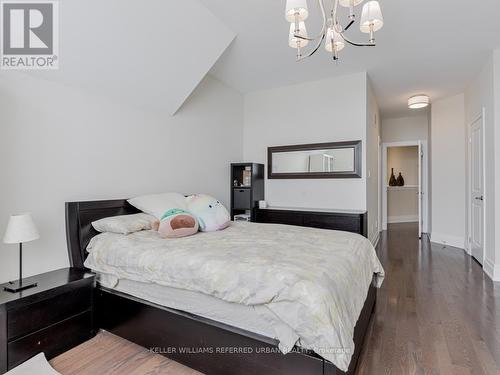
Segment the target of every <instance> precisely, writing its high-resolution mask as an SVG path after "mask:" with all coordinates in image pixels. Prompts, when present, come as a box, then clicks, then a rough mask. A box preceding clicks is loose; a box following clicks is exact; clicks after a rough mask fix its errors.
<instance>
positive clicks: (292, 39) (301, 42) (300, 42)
mask: <svg viewBox="0 0 500 375" xmlns="http://www.w3.org/2000/svg"><path fill="white" fill-rule="evenodd" d="M295 35H300V36H303V37H305V38H307V29H306V24H305V22H304V21H301V22H299V28H298V31H297V30H296V29H295V23H291V24H290V34H289V36H288V45H289V46H290V47H292V48H301V47H305V46H307V45H308V44H309V41H308V40H305V39H301V38H297V37H296V36H295Z"/></svg>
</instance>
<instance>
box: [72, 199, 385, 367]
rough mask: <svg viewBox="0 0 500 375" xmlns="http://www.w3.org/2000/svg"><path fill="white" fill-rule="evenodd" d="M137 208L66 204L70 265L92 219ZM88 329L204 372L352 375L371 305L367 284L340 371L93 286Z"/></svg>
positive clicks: (310, 356) (81, 256) (251, 336)
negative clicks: (352, 345)
mask: <svg viewBox="0 0 500 375" xmlns="http://www.w3.org/2000/svg"><path fill="white" fill-rule="evenodd" d="M137 212H139V211H138V210H137V209H136V208H134V207H133V206H131V205H130V204H129V203H128V202H127V201H126V200H107V201H91V202H70V203H66V237H67V242H68V253H69V258H70V263H71V266H72V267H76V268H85V267H84V265H83V262H84V261H85V258H86V257H87V252H86V248H87V245H88V243H89V241H90V239H91V238H92V237H94V236H95V235H97V234H98V233H97V232H96V231H95V230H94V229H93V227H92V225H91V223H92V221H95V220H98V219H101V218H104V217H110V216H117V215H126V214H133V213H137ZM94 294H95V296H96V300H95V314H96V316H95V318H94V322H95V327H94V332H97V331H98V330H99V329H104V330H106V331H109V332H111V333H114V334H116V335H118V336H120V337H123V338H125V339H127V340H130V341H132V342H135V343H137V344H138V345H141V346H143V347H145V348H147V349H149V350H151V351H152V352H156V353H159V354H162V355H165V356H166V357H169V358H171V359H173V360H175V361H178V362H180V363H183V364H185V365H186V366H189V367H191V368H194V369H196V370H198V371H201V372H203V373H205V374H207V375H212V374H213V375H235V374H238V375H240V374H241V375H259V374H266V375H346V374H348V375H352V374H354V371H355V369H356V365H357V362H358V359H359V356H360V353H361V349H362V346H363V340H364V337H365V333H366V331H367V329H368V325H369V322H370V317H371V315H372V312H373V310H374V307H375V300H376V290H375V288H374V287H373V286H371V287H370V289H369V291H368V295H367V298H366V301H365V304H364V307H363V310H362V312H361V315H360V317H359V319H358V321H357V323H356V327H355V330H354V343H355V351H354V354H353V357H352V361H351V364H350V366H349V370H348V371H347V372H343V371H340V370H339V369H338V368H337V367H336V366H334V365H333V364H332V363H331V362H329V361H326V360H324V359H323V358H321V357H320V356H318V355H317V354H315V353H314V352H312V351H304V350H301V349H299V348H296V350H295V351H293V352H291V353H289V354H287V355H283V354H282V353H281V352H280V351H279V349H278V342H277V341H276V340H274V339H270V338H268V337H265V336H261V335H258V334H256V333H253V332H248V331H245V330H243V329H240V328H236V327H232V326H229V325H226V324H223V323H220V322H217V321H213V320H210V319H207V318H204V317H201V316H197V315H193V314H190V313H187V312H184V311H179V310H175V309H170V308H166V307H163V306H159V305H156V304H154V303H151V302H148V301H145V300H142V299H139V298H136V297H133V296H130V295H127V294H124V293H120V292H117V291H113V290H109V289H106V288H104V287H99V286H98V287H97V290H96V293H94Z"/></svg>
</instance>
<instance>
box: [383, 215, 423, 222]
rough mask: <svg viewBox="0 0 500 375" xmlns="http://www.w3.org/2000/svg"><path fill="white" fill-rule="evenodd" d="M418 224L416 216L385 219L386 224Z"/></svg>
mask: <svg viewBox="0 0 500 375" xmlns="http://www.w3.org/2000/svg"><path fill="white" fill-rule="evenodd" d="M414 222H417V223H418V216H415V215H402V216H389V217H388V218H387V224H396V223H414Z"/></svg>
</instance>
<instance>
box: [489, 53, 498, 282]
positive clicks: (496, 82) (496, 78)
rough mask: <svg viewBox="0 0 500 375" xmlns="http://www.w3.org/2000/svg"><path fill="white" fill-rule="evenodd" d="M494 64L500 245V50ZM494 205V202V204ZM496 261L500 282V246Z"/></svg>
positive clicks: (494, 274)
mask: <svg viewBox="0 0 500 375" xmlns="http://www.w3.org/2000/svg"><path fill="white" fill-rule="evenodd" d="M493 62H494V71H493V72H494V73H493V76H494V92H495V99H494V103H495V109H494V110H495V116H494V120H495V129H496V131H495V146H496V147H495V148H494V149H495V172H494V175H495V196H496V197H497V198H496V199H495V202H494V204H495V244H496V245H498V244H500V131H499V129H500V49H497V50H495V51H494V52H493ZM492 203H493V202H492ZM495 248H496V252H495V259H491V263H490V266H493V269H492V270H490V272H491V275H490V276H492V278H493V279H494V280H496V281H500V246H495Z"/></svg>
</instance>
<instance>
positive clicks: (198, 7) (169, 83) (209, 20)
mask: <svg viewBox="0 0 500 375" xmlns="http://www.w3.org/2000/svg"><path fill="white" fill-rule="evenodd" d="M59 34H60V59H59V61H60V62H59V64H60V69H59V70H56V71H31V72H29V73H28V74H31V75H34V76H38V77H41V78H44V79H47V80H52V81H57V82H60V83H63V84H68V85H76V86H78V87H82V88H84V89H86V90H89V91H91V92H96V93H97V92H98V93H100V94H105V95H111V96H113V97H116V98H118V99H120V100H125V101H127V102H129V103H131V104H134V105H138V106H141V107H146V108H153V109H157V110H160V111H167V112H168V113H170V114H174V113H175V112H176V111H177V110H178V109H179V108H180V107H181V105H182V104H183V103H184V101H185V100H186V99H187V98H188V97H189V95H190V94H191V92H192V91H193V90H194V89H195V88H196V86H197V85H198V83H199V82H200V81H201V80H202V78H203V77H204V76H205V75H206V73H207V72H208V71H209V70H210V69H211V67H212V66H213V65H214V63H215V62H216V61H217V59H218V58H219V57H220V56H221V54H222V53H223V52H224V50H225V49H226V48H227V47H228V46H229V44H230V43H231V42H232V40H233V39H234V37H235V34H234V33H233V32H232V31H231V30H230V29H228V28H227V27H226V26H225V25H224V24H223V23H221V22H220V21H219V20H218V19H217V18H216V17H215V16H214V15H213V14H212V13H211V12H210V11H209V10H208V9H207V8H206V7H205V6H203V5H202V4H200V3H199V2H198V0H182V1H172V0H147V1H131V0H126V1H124V0H69V1H60V33H59ZM6 74H8V73H6Z"/></svg>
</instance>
